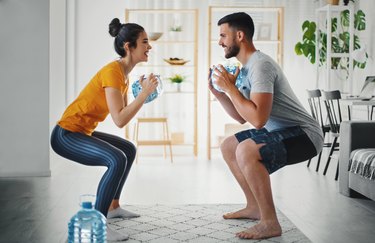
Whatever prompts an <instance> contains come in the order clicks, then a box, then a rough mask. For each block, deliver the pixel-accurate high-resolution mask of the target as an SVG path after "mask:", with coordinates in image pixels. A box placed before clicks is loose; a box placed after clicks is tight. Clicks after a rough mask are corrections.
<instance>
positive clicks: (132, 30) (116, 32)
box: [109, 18, 145, 57]
mask: <svg viewBox="0 0 375 243" xmlns="http://www.w3.org/2000/svg"><path fill="white" fill-rule="evenodd" d="M144 31H145V29H144V28H143V27H142V26H140V25H138V24H134V23H126V24H121V23H120V20H119V19H118V18H114V19H113V20H112V21H111V23H110V24H109V34H110V35H111V36H112V37H115V42H114V46H115V50H116V52H117V54H119V55H120V56H121V57H126V54H127V53H126V51H125V49H124V43H125V42H129V47H134V48H135V47H137V39H138V37H139V34H140V33H142V32H144Z"/></svg>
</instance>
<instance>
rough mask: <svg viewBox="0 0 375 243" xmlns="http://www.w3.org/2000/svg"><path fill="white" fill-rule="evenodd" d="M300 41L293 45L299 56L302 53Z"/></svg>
mask: <svg viewBox="0 0 375 243" xmlns="http://www.w3.org/2000/svg"><path fill="white" fill-rule="evenodd" d="M301 49H302V43H301V42H298V43H297V44H296V45H295V46H294V51H295V53H296V54H297V55H298V56H300V55H302V50H301Z"/></svg>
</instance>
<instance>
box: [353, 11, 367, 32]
mask: <svg viewBox="0 0 375 243" xmlns="http://www.w3.org/2000/svg"><path fill="white" fill-rule="evenodd" d="M354 28H355V29H357V30H365V29H366V15H365V13H364V12H363V11H362V10H358V11H357V13H356V14H354Z"/></svg>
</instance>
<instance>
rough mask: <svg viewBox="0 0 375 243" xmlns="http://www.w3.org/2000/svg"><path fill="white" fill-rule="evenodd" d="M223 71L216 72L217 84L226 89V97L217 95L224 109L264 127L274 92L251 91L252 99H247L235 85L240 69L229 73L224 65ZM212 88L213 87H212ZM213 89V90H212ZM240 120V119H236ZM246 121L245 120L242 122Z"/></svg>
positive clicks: (259, 126)
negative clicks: (233, 73)
mask: <svg viewBox="0 0 375 243" xmlns="http://www.w3.org/2000/svg"><path fill="white" fill-rule="evenodd" d="M221 70H222V71H221V72H215V74H214V75H215V78H216V84H217V85H218V86H219V87H220V88H221V89H222V90H224V91H225V92H226V93H227V94H228V96H227V95H226V94H224V93H223V96H224V95H225V97H226V98H227V99H228V100H226V99H225V98H224V97H220V98H219V97H218V96H217V95H215V96H216V97H217V98H218V100H219V101H220V103H221V104H222V105H223V107H224V109H225V110H226V111H227V112H228V114H229V115H231V114H232V115H231V116H232V117H233V118H234V119H236V118H235V117H237V115H235V116H233V115H234V114H236V113H237V114H238V116H239V117H241V118H242V119H243V120H244V121H247V122H249V123H250V124H251V125H253V126H254V127H255V128H256V129H260V128H262V127H264V125H265V124H266V123H267V121H268V118H269V116H270V114H271V109H272V102H273V94H272V93H251V94H250V100H247V99H246V98H245V97H243V96H242V94H241V93H240V91H239V90H238V89H237V87H236V86H235V81H236V78H237V76H238V73H239V70H237V72H236V73H235V75H232V74H230V73H228V72H227V71H226V70H225V69H224V68H223V67H222V66H221ZM210 90H211V88H210ZM211 91H212V90H211ZM236 120H237V121H238V119H236ZM241 123H244V122H241Z"/></svg>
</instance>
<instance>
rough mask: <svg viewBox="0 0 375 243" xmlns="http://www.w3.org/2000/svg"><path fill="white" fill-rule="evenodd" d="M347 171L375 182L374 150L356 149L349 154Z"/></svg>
mask: <svg viewBox="0 0 375 243" xmlns="http://www.w3.org/2000/svg"><path fill="white" fill-rule="evenodd" d="M349 171H350V172H352V173H354V174H358V175H360V176H362V177H364V178H367V179H370V180H375V148H367V149H356V150H354V151H352V152H351V153H350V161H349Z"/></svg>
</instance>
